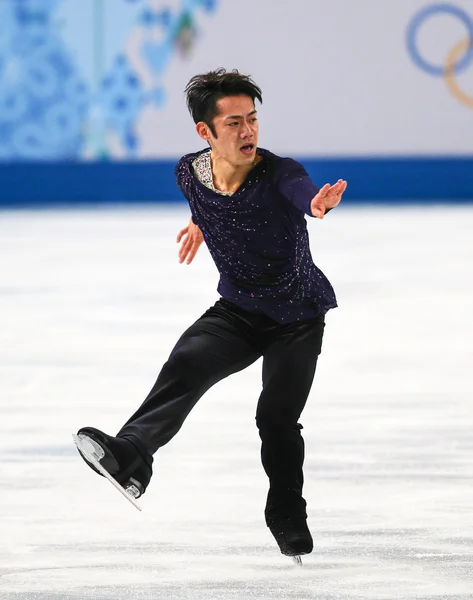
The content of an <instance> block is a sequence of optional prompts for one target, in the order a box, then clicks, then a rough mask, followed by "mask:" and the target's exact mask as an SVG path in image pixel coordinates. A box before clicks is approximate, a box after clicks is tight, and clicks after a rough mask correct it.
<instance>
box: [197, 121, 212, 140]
mask: <svg viewBox="0 0 473 600" xmlns="http://www.w3.org/2000/svg"><path fill="white" fill-rule="evenodd" d="M195 129H196V131H197V133H198V135H199V136H200V137H201V138H202V139H203V140H206V141H207V142H208V141H209V140H210V130H209V127H208V125H206V124H205V123H204V122H203V121H199V122H198V123H197V125H196V126H195Z"/></svg>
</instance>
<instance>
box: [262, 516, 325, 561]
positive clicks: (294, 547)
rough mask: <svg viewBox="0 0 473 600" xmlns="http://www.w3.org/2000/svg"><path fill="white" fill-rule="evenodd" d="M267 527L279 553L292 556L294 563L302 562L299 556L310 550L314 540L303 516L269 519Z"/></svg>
mask: <svg viewBox="0 0 473 600" xmlns="http://www.w3.org/2000/svg"><path fill="white" fill-rule="evenodd" d="M268 527H269V529H270V531H271V533H272V534H273V536H274V539H275V540H276V542H277V544H278V546H279V549H280V550H281V553H282V554H284V555H285V556H290V557H292V558H293V560H294V562H295V563H297V564H302V561H301V559H300V557H301V556H303V555H304V554H310V553H311V552H312V550H313V548H314V542H313V540H312V536H311V534H310V531H309V528H308V527H307V519H306V518H305V517H292V518H288V519H279V520H270V521H269V522H268Z"/></svg>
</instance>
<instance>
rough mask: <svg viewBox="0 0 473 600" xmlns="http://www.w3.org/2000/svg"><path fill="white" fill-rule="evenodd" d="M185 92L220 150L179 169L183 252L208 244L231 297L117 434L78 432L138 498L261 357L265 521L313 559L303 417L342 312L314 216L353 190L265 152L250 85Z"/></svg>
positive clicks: (187, 335) (227, 81)
mask: <svg viewBox="0 0 473 600" xmlns="http://www.w3.org/2000/svg"><path fill="white" fill-rule="evenodd" d="M186 95H187V105H188V108H189V111H190V113H191V115H192V117H193V119H194V122H195V123H196V130H197V133H198V135H199V136H200V137H201V138H202V139H203V140H204V141H205V142H206V143H207V145H208V147H206V148H205V149H204V150H201V151H200V152H196V153H194V154H188V155H186V156H184V157H183V158H181V160H180V161H179V162H178V164H177V167H176V179H177V185H178V186H179V188H180V190H181V191H182V193H183V194H184V196H185V197H186V199H187V200H188V202H189V206H190V210H191V214H192V218H191V221H190V223H189V225H188V227H186V228H185V229H183V230H182V231H181V232H180V233H179V235H178V241H181V247H180V253H179V257H180V261H181V262H183V261H186V262H188V263H189V262H191V261H192V260H193V258H194V256H195V253H196V252H197V249H198V247H199V245H200V244H201V243H202V241H205V243H206V245H207V247H208V249H209V252H210V254H211V256H212V258H213V260H214V261H215V264H216V266H217V269H218V271H219V273H220V281H219V285H218V292H219V294H220V299H219V300H218V301H217V302H216V303H215V305H214V306H212V307H211V308H209V309H208V310H207V311H206V312H205V313H204V314H203V315H202V316H201V317H200V318H199V319H198V320H197V321H196V322H195V323H194V324H193V325H191V327H190V328H189V329H187V331H185V332H184V333H183V335H182V336H181V338H180V339H179V340H178V342H177V344H176V346H175V347H174V349H173V350H172V352H171V354H170V356H169V359H168V361H167V362H166V363H165V364H164V366H163V367H162V370H161V372H160V373H159V376H158V379H157V381H156V383H155V384H154V386H153V388H152V389H151V391H150V393H149V395H148V396H147V398H146V399H145V400H144V402H143V404H142V405H141V407H140V408H138V410H137V411H136V412H135V414H134V415H133V416H132V417H131V418H130V419H129V420H128V421H127V422H126V423H125V425H124V426H123V427H122V428H121V430H120V431H119V432H118V433H117V435H116V436H111V435H108V434H106V433H104V432H102V431H99V430H97V429H95V428H92V427H84V428H82V429H80V430H79V432H78V435H79V437H80V438H82V439H83V440H86V441H87V442H88V443H91V444H92V445H93V446H94V447H95V448H97V449H98V452H97V455H98V456H100V455H102V457H101V458H100V463H101V465H102V466H103V467H104V468H105V469H106V470H107V471H108V472H109V473H110V474H111V475H112V476H113V477H114V478H115V479H116V480H117V481H118V482H119V483H121V484H122V485H123V487H125V488H126V489H128V491H129V492H130V493H132V494H134V495H135V497H138V496H140V495H141V494H143V493H144V492H145V490H146V487H147V486H148V483H149V481H150V479H151V474H152V462H153V455H154V454H155V452H156V451H157V450H158V449H159V448H161V447H162V446H164V445H165V444H167V443H168V442H169V441H170V440H171V439H172V438H173V436H174V435H175V434H176V433H177V432H178V431H179V429H180V428H181V426H182V424H183V423H184V420H185V418H186V417H187V415H188V414H189V412H190V411H191V409H192V408H193V407H194V406H195V404H196V403H197V401H198V400H199V398H200V397H201V396H202V395H203V394H204V393H205V392H206V391H207V390H208V389H209V388H210V387H211V386H212V385H214V384H215V383H217V382H218V381H220V380H222V379H223V378H225V377H227V376H228V375H231V374H232V373H236V372H237V371H240V370H242V369H245V368H246V367H248V366H249V365H251V364H252V363H253V362H255V361H256V360H257V359H258V358H260V357H262V358H263V363H262V391H261V393H260V396H259V399H258V403H257V407H256V425H257V427H258V430H259V435H260V438H261V460H262V464H263V467H264V470H265V471H266V474H267V476H268V479H269V491H268V496H267V502H266V507H265V519H266V524H267V525H268V527H269V529H270V530H271V532H272V534H273V536H274V538H275V540H276V542H277V543H278V545H279V548H280V550H281V552H282V553H283V554H285V555H287V556H300V555H302V554H308V553H310V552H311V551H312V549H313V541H312V536H311V534H310V531H309V529H308V527H307V512H306V501H305V499H304V497H303V495H302V488H303V462H304V441H303V438H302V436H301V429H302V426H301V425H300V424H299V418H300V416H301V413H302V410H303V408H304V406H305V404H306V400H307V397H308V394H309V391H310V388H311V385H312V381H313V378H314V373H315V368H316V363H317V357H318V355H319V353H320V351H321V346H322V335H323V329H324V319H325V314H326V312H327V311H328V310H329V309H330V308H334V307H336V306H337V303H336V299H335V294H334V291H333V289H332V286H331V285H330V283H329V281H328V280H327V278H326V277H325V275H324V274H323V273H322V272H321V271H320V270H319V269H318V268H317V267H316V266H315V265H314V263H313V261H312V257H311V254H310V249H309V239H308V232H307V227H306V221H305V215H309V216H312V217H318V218H323V216H324V214H325V213H326V212H327V211H328V210H330V209H332V208H334V207H335V206H336V205H337V204H338V203H339V202H340V200H341V197H342V194H343V192H344V191H345V189H346V185H347V184H346V181H343V180H339V181H338V182H337V183H335V184H334V185H332V186H331V185H329V184H326V185H324V186H323V187H322V188H321V189H319V188H318V187H316V186H315V185H314V184H313V183H312V181H311V180H310V179H309V177H308V175H307V173H306V171H305V170H304V168H303V167H302V165H301V164H300V163H298V162H296V161H295V160H292V159H291V158H281V157H279V156H276V155H275V154H272V153H271V152H269V151H268V150H264V149H262V148H259V147H258V120H257V111H256V107H255V100H258V101H259V102H260V103H261V102H262V94H261V89H260V88H259V87H258V86H257V85H256V84H255V83H254V81H253V80H252V79H251V78H250V77H248V76H246V75H243V74H240V73H239V72H238V71H232V72H227V71H226V70H225V69H218V70H216V71H212V72H209V73H205V74H201V75H196V76H195V77H193V78H192V79H191V80H190V82H189V83H188V85H187V87H186ZM84 458H85V457H84ZM85 460H86V458H85ZM89 464H90V463H89ZM92 468H94V467H92Z"/></svg>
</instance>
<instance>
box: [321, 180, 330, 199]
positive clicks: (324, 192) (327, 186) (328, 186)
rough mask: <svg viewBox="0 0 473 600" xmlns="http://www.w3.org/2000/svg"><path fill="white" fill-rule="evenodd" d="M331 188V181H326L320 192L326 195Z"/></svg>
mask: <svg viewBox="0 0 473 600" xmlns="http://www.w3.org/2000/svg"><path fill="white" fill-rule="evenodd" d="M329 189H330V183H326V184H325V185H324V186H323V187H322V188H321V189H320V191H319V194H320V195H321V196H322V197H324V196H326V194H327V192H328V191H329Z"/></svg>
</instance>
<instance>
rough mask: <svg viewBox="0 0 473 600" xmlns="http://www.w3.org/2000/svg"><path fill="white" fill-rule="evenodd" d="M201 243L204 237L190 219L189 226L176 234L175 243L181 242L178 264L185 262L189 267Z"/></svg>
mask: <svg viewBox="0 0 473 600" xmlns="http://www.w3.org/2000/svg"><path fill="white" fill-rule="evenodd" d="M203 241H204V236H203V234H202V231H201V230H200V229H199V228H198V227H197V225H196V224H195V223H194V221H193V220H192V218H191V220H190V221H189V225H188V226H187V227H184V229H181V231H180V232H179V233H178V234H177V240H176V242H177V243H179V242H181V247H180V248H179V262H180V263H183V262H185V263H186V264H187V265H190V264H191V262H192V261H193V260H194V257H195V255H196V254H197V250H198V249H199V247H200V245H201V244H202V242H203Z"/></svg>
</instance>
